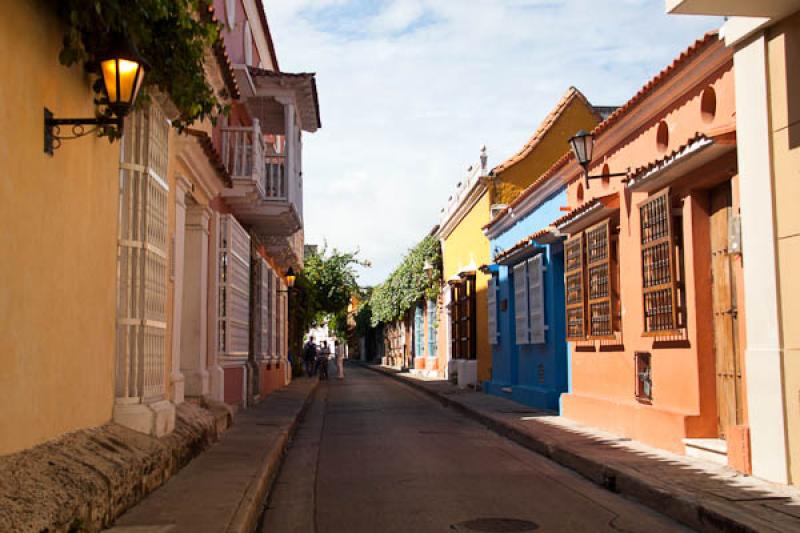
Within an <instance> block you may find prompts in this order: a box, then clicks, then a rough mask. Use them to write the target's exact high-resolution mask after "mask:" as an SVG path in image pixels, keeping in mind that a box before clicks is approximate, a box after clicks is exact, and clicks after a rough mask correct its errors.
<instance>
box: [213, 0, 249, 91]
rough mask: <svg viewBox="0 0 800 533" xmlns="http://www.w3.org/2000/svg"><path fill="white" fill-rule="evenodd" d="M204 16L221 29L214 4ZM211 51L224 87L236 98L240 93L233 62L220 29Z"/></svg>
mask: <svg viewBox="0 0 800 533" xmlns="http://www.w3.org/2000/svg"><path fill="white" fill-rule="evenodd" d="M206 18H207V20H210V21H211V22H214V23H217V24H218V26H219V27H220V30H221V26H222V25H221V24H219V23H218V22H217V16H216V14H215V11H214V6H208V13H206ZM213 51H214V57H215V58H216V60H217V63H218V64H219V68H220V70H221V71H222V78H223V80H224V81H225V87H226V88H227V89H228V92H229V93H230V96H231V98H233V99H234V100H238V99H239V98H240V97H241V93H240V92H239V83H238V82H237V81H236V75H235V74H234V73H233V63H232V62H231V58H230V56H228V49H227V48H226V47H225V39H223V37H222V33H221V31H220V35H219V37H218V38H217V42H216V43H214V47H213Z"/></svg>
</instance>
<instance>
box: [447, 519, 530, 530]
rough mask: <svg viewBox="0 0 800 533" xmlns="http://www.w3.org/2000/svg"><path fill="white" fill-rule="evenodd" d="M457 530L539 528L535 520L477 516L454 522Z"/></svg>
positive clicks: (454, 528)
mask: <svg viewBox="0 0 800 533" xmlns="http://www.w3.org/2000/svg"><path fill="white" fill-rule="evenodd" d="M450 529H453V530H455V531H480V532H483V533H507V532H514V531H533V530H535V529H539V526H538V525H537V524H536V523H535V522H531V521H530V520H518V519H516V518H476V519H474V520H467V521H465V522H459V523H458V524H453V525H452V526H450Z"/></svg>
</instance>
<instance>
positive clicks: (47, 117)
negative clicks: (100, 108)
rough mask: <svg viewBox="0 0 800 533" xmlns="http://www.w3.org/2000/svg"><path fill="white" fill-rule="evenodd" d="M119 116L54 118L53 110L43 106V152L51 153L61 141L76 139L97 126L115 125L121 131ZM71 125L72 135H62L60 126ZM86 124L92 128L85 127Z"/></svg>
mask: <svg viewBox="0 0 800 533" xmlns="http://www.w3.org/2000/svg"><path fill="white" fill-rule="evenodd" d="M122 124H123V121H122V119H121V118H118V117H117V118H54V117H53V112H52V111H50V110H49V109H47V108H46V107H45V108H44V152H45V153H46V154H48V155H53V151H54V150H56V149H57V148H60V147H61V142H62V141H68V140H71V139H77V138H79V137H83V136H85V135H89V134H90V133H94V132H95V131H97V128H98V127H99V126H116V128H117V130H118V131H120V132H121V131H122ZM62 126H71V127H72V128H71V130H72V135H62V134H61V127H62ZM86 126H94V128H90V129H86Z"/></svg>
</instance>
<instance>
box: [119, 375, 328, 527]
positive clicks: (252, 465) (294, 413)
mask: <svg viewBox="0 0 800 533" xmlns="http://www.w3.org/2000/svg"><path fill="white" fill-rule="evenodd" d="M317 384H318V381H317V380H316V379H313V380H311V379H302V378H301V379H296V380H295V381H293V382H292V383H291V384H290V385H289V386H287V387H284V388H282V389H278V390H276V391H275V392H273V393H272V394H270V395H269V396H267V398H265V399H264V400H263V401H262V402H261V403H259V404H258V405H256V406H254V407H251V408H249V409H247V410H244V411H240V412H239V413H238V414H237V416H236V423H235V424H234V426H233V427H232V429H230V430H228V432H227V433H225V434H224V435H223V436H222V438H221V439H220V441H219V442H218V443H217V444H215V445H214V446H212V447H211V448H210V449H209V450H208V451H206V452H205V453H203V454H202V455H200V456H199V457H198V458H197V459H195V460H194V461H192V462H191V463H190V464H189V465H188V466H186V468H184V469H183V470H181V471H180V472H179V473H178V474H177V475H175V476H174V477H173V478H172V479H170V480H169V481H168V482H167V483H166V484H164V486H163V487H161V488H159V489H158V490H156V491H155V492H153V493H152V494H150V495H149V496H148V497H147V498H145V499H144V500H142V501H141V503H139V504H138V505H136V506H135V507H133V508H132V509H130V510H129V511H128V512H126V513H125V514H124V515H122V516H121V517H120V518H119V520H117V521H116V523H115V524H114V527H113V528H111V529H110V530H108V531H109V532H111V533H133V532H137V533H138V532H144V531H147V532H153V533H158V532H167V531H169V532H170V533H180V532H192V533H202V532H206V531H207V532H214V533H217V532H228V533H240V532H241V533H245V532H246V533H250V532H251V531H253V529H254V528H255V526H256V524H257V522H258V518H259V516H260V515H261V511H262V508H263V503H264V501H265V499H266V495H267V493H268V491H269V487H270V485H271V483H272V481H273V480H274V478H275V475H276V474H277V471H278V467H279V466H280V462H281V458H282V456H283V453H284V451H285V449H286V447H287V445H288V443H289V439H290V438H291V436H292V434H293V433H294V431H295V429H296V428H297V425H298V423H299V421H300V419H301V418H302V416H303V413H304V412H305V409H306V408H307V406H308V405H309V403H310V401H311V398H312V397H313V394H314V391H315V390H316V387H317Z"/></svg>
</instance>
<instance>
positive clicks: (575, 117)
mask: <svg viewBox="0 0 800 533" xmlns="http://www.w3.org/2000/svg"><path fill="white" fill-rule="evenodd" d="M597 122H598V120H597V115H595V114H594V113H593V112H592V111H591V110H590V109H589V108H588V107H587V106H586V104H584V102H583V101H582V100H581V99H579V98H575V99H573V100H572V102H571V103H570V104H569V105H568V106H567V108H566V109H564V111H563V113H562V114H561V116H559V118H558V120H556V122H555V123H554V124H553V125H552V126H551V127H550V129H549V130H547V132H546V134H545V135H544V136H543V137H542V139H541V140H540V141H539V143H538V144H537V145H536V147H535V148H534V150H533V151H532V152H531V154H529V155H528V156H527V157H525V158H524V159H522V160H521V161H519V162H518V163H516V164H514V165H512V166H510V167H509V168H508V169H506V170H504V171H503V172H501V173H500V174H499V175H498V178H497V179H496V181H495V190H494V194H495V198H494V200H493V203H495V204H508V203H510V202H512V201H513V200H514V199H515V198H516V197H517V196H519V194H520V193H521V192H522V191H523V190H525V188H526V187H528V185H530V184H531V183H533V181H534V180H535V179H536V178H537V177H539V176H541V175H542V174H543V173H544V172H545V171H546V170H547V169H548V168H550V166H551V165H552V164H553V163H555V162H556V160H557V159H559V158H560V157H561V156H563V155H564V154H565V153H566V152H567V151H568V150H569V144H568V142H569V139H570V137H572V136H573V135H575V133H576V132H577V131H578V130H581V129H584V130H587V131H591V130H592V129H593V128H594V127H595V126H596V125H597Z"/></svg>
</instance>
